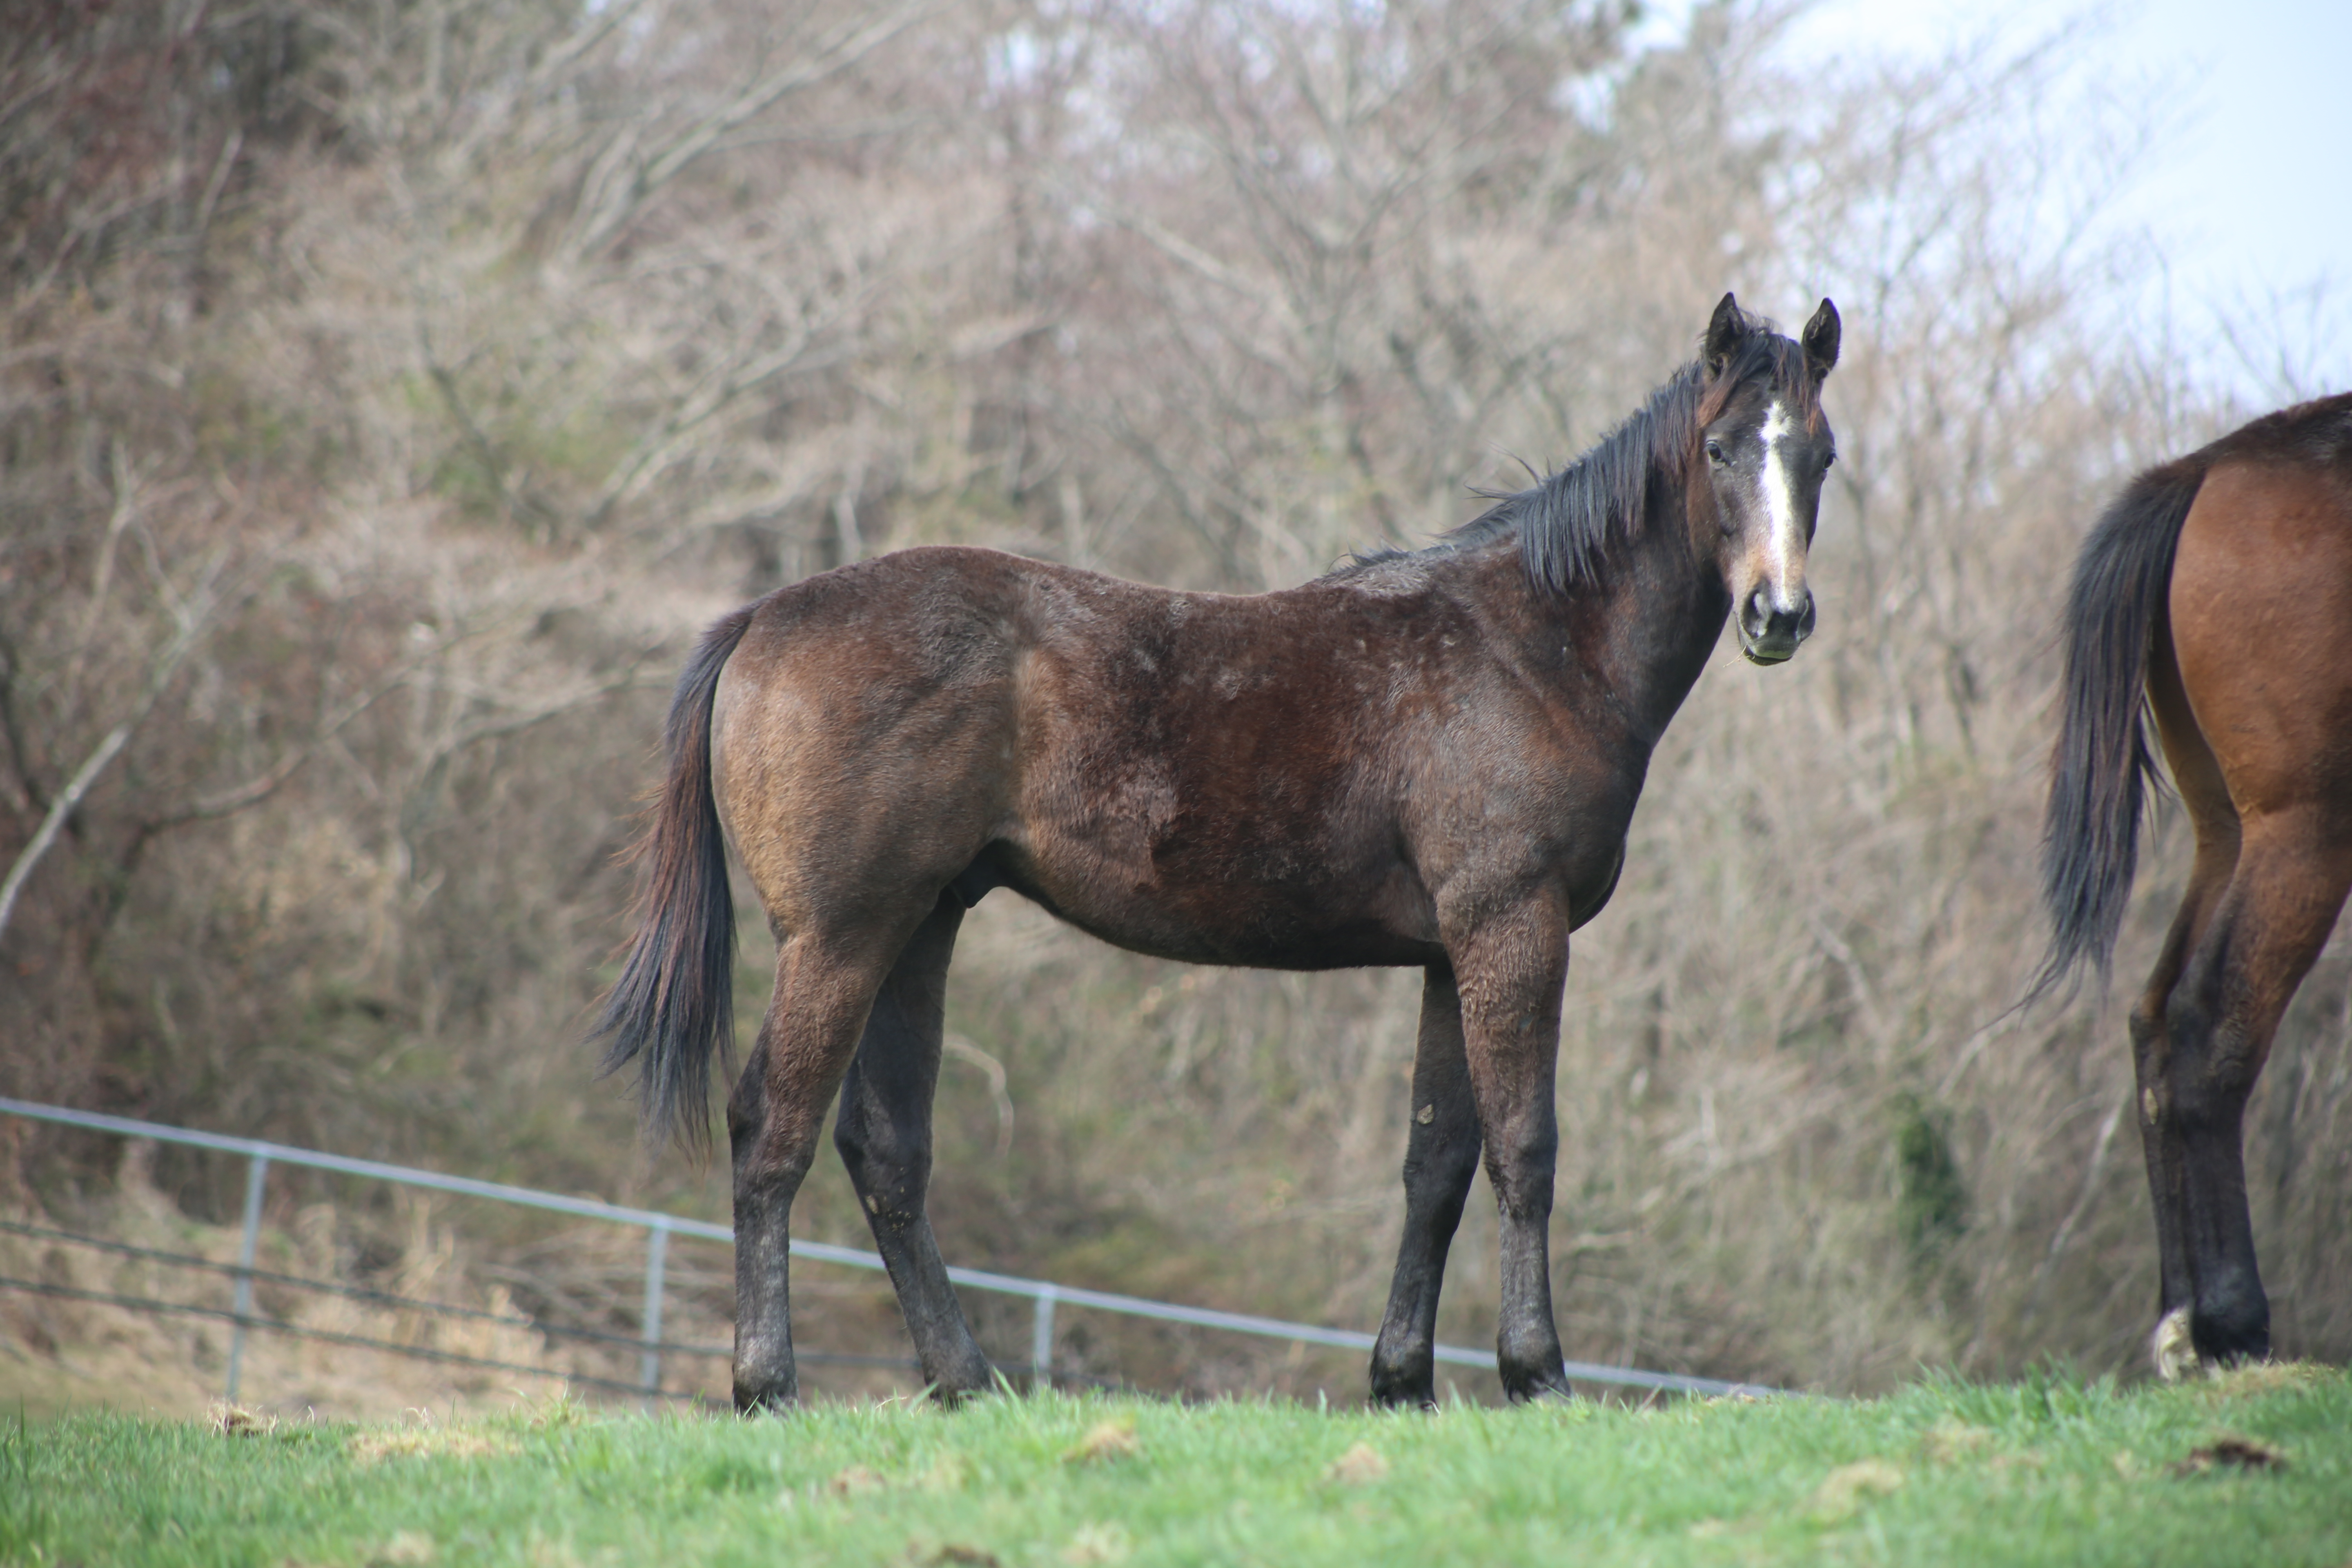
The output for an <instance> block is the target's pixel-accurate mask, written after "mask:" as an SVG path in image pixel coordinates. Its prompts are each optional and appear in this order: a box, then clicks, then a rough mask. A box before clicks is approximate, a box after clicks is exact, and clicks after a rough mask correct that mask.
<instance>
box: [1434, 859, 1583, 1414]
mask: <svg viewBox="0 0 2352 1568" xmlns="http://www.w3.org/2000/svg"><path fill="white" fill-rule="evenodd" d="M1448 945H1449V947H1450V948H1451V949H1452V952H1453V958H1454V977H1455V984H1456V985H1457V986H1458V988H1459V990H1460V993H1461V998H1462V1033H1463V1045H1464V1054H1465V1058H1466V1060H1467V1063H1468V1067H1469V1073H1470V1087H1471V1092H1472V1094H1473V1096H1474V1097H1475V1100H1476V1104H1477V1109H1478V1129H1479V1133H1480V1136H1481V1138H1482V1139H1483V1141H1484V1142H1485V1144H1486V1179H1487V1181H1488V1182H1490V1183H1491V1184H1493V1185H1494V1188H1495V1201H1496V1207H1497V1208H1498V1209H1499V1210H1500V1212H1501V1215H1502V1237H1501V1251H1502V1314H1501V1317H1502V1321H1501V1322H1500V1323H1499V1324H1498V1325H1497V1329H1496V1345H1495V1348H1496V1360H1497V1369H1498V1370H1499V1371H1500V1372H1501V1373H1502V1377H1503V1391H1504V1393H1506V1394H1508V1395H1509V1396H1510V1397H1511V1398H1513V1399H1532V1398H1536V1397H1538V1396H1539V1395H1543V1394H1567V1393H1568V1392H1569V1386H1568V1373H1567V1369H1566V1368H1565V1367H1564V1366H1563V1365H1562V1364H1561V1360H1560V1351H1559V1327H1558V1326H1557V1325H1556V1324H1555V1323H1554V1322H1553V1321H1552V1311H1551V1237H1550V1226H1551V1201H1552V1173H1553V1168H1554V1166H1555V1164H1556V1163H1557V1161H1558V1158H1559V1121H1558V1118H1557V1115H1556V1113H1555V1111H1554V1109H1553V1105H1552V1085H1553V1075H1554V1072H1555V1070H1556V1068H1557V1066H1558V1060H1559V1005H1560V987H1561V984H1562V983H1563V982H1564V981H1565V980H1566V979H1567V976H1568V921H1567V916H1566V911H1565V910H1564V909H1560V908H1557V907H1555V906H1554V905H1553V904H1552V903H1550V902H1549V901H1546V900H1529V901H1528V903H1526V904H1523V905H1522V906H1521V907H1519V908H1518V909H1516V910H1510V911H1508V912H1507V913H1505V914H1501V915H1498V916H1496V917H1494V918H1492V919H1489V920H1488V921H1486V922H1484V923H1483V924H1481V925H1479V926H1478V927H1477V928H1476V929H1475V930H1474V931H1470V932H1467V933H1465V936H1464V937H1463V939H1462V940H1461V941H1459V942H1453V943H1449V944H1448Z"/></svg>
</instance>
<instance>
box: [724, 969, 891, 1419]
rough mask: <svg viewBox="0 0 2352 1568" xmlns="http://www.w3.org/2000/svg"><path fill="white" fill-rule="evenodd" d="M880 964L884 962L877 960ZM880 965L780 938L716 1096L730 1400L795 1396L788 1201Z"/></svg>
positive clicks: (805, 1168)
mask: <svg viewBox="0 0 2352 1568" xmlns="http://www.w3.org/2000/svg"><path fill="white" fill-rule="evenodd" d="M884 962H887V959H886V960H885V961H884ZM880 969H881V965H880V964H879V963H871V962H863V961H860V960H859V959H858V958H856V957H855V956H852V955H849V954H845V953H844V952H840V951H838V950H828V949H826V948H824V946H822V945H821V944H819V943H817V942H814V941H811V940H810V939H807V938H803V937H800V936H793V937H788V938H786V939H785V942H784V943H783V947H782V951H781V952H778V953H777V955H776V988H775V994H774V995H773V996H772V998H770V1000H769V1003H768V1014H767V1016H766V1017H765V1018H764V1019H762V1020H761V1024H760V1040H759V1044H758V1045H757V1046H756V1047H754V1048H753V1050H752V1052H751V1061H750V1062H748V1063H747V1064H745V1066H744V1068H743V1076H742V1077H740V1079H736V1081H735V1088H734V1091H733V1092H732V1093H730V1095H729V1096H728V1098H727V1131H728V1139H729V1142H730V1146H731V1148H732V1150H733V1153H734V1163H735V1408H736V1409H738V1410H741V1411H746V1412H749V1411H752V1410H759V1409H772V1408H780V1407H782V1406H785V1405H792V1404H793V1403H794V1402H795V1401H797V1400H798V1399H799V1397H800V1373H799V1369H798V1368H797V1367H796V1366H795V1365H794V1363H793V1324H792V1291H791V1284H790V1279H791V1268H790V1255H791V1245H792V1225H791V1221H792V1212H793V1198H794V1197H795V1196H796V1195H798V1194H799V1192H800V1189H801V1183H802V1182H803V1180H804V1179H806V1177H807V1175H808V1173H809V1166H810V1164H811V1163H812V1162H813V1161H814V1158H815V1154H816V1147H817V1138H818V1135H819V1133H820V1132H822V1131H823V1130H824V1111H825V1107H826V1106H827V1105H828V1104H830V1103H831V1102H832V1100H833V1094H834V1090H835V1089H836V1088H838V1087H839V1085H840V1083H841V1077H842V1073H843V1071H844V1070H845V1068H847V1066H848V1065H849V1058H850V1055H851V1053H852V1052H853V1051H854V1050H855V1049H856V1046H857V1039H858V1035H859V1033H860V1031H861V1030H863V1028H864V1027H865V1024H866V1010H867V1008H868V1006H869V1005H871V1003H872V1000H873V996H874V990H875V986H876V984H877V982H878V980H879V978H880Z"/></svg>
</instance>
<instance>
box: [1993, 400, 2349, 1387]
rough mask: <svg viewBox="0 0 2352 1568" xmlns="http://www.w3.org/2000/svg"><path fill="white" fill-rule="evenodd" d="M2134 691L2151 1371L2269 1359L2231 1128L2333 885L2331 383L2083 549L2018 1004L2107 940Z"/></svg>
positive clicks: (2337, 869) (2123, 515) (2137, 482)
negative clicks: (2151, 799) (2152, 752)
mask: <svg viewBox="0 0 2352 1568" xmlns="http://www.w3.org/2000/svg"><path fill="white" fill-rule="evenodd" d="M2143 694H2145V697H2144V700H2145V702H2146V705H2147V709H2148V710H2150V711H2152V712H2153V713H2154V714H2155V715H2156V732H2157V736H2158V740H2159V741H2160V742H2162V744H2163V748H2164V755H2165V760H2166V761H2167V762H2168V763H2170V764H2171V767H2172V778H2173V782H2174V784H2177V785H2178V786H2179V791H2180V798H2181V800H2182V802H2183V803H2184V804H2185V805H2187V806H2188V808H2189V819H2190V821H2191V822H2192V823H2194V824H2195V826H2196V830H2197V855H2196V860H2195V863H2194V865H2193V867H2192V868H2191V870H2190V872H2189V890H2188V892H2187V894H2186V895H2185V896H2184V897H2183V898H2182V899H2181V901H2180V910H2179V913H2178V914H2176V915H2174V916H2173V920H2172V930H2171V933H2170V934H2169V935H2168V936H2167V937H2166V938H2165V942H2164V949H2163V953H2162V956H2160V957H2159V958H2158V960H2157V963H2156V971H2155V973H2152V974H2151V975H2149V976H2148V982H2147V989H2146V990H2145V991H2143V992H2142V993H2141V994H2140V998H2139V1002H2138V1005H2136V1006H2135V1007H2134V1008H2133V1009H2132V1015H2131V1040H2132V1055H2133V1061H2134V1064H2135V1066H2136V1068H2137V1073H2138V1080H2139V1081H2138V1087H2139V1111H2140V1117H2139V1130H2140V1142H2141V1144H2142V1147H2143V1148H2144V1149H2145V1151H2146V1152H2147V1184H2148V1190H2149V1192H2150V1194H2152V1195H2153V1196H2154V1198H2155V1200H2156V1236H2157V1245H2158V1253H2159V1258H2160V1262H2161V1269H2162V1280H2163V1283H2162V1295H2161V1296H2160V1298H2159V1300H2158V1324H2157V1331H2156V1339H2155V1343H2154V1347H2153V1349H2154V1352H2155V1356H2156V1362H2157V1365H2158V1369H2159V1370H2160V1371H2162V1373H2164V1375H2166V1376H2167V1377H2171V1376H2176V1375H2178V1373H2179V1371H2180V1370H2181V1369H2182V1368H2183V1367H2184V1366H2186V1365H2187V1364H2189V1362H2191V1361H2192V1360H2194V1361H2199V1362H2207V1363H2230V1362H2235V1361H2240V1360H2243V1359H2246V1358H2249V1357H2254V1358H2260V1357H2263V1356H2267V1355H2268V1354H2270V1348H2271V1330H2270V1318H2271V1313H2270V1302H2269V1300H2267V1299H2266V1298H2265V1297H2264V1296H2263V1282H2262V1276H2261V1274H2260V1273H2259V1272H2258V1271H2257V1270H2256V1269H2255V1267H2254V1237H2253V1227H2252V1222H2251V1221H2250V1220H2249V1219H2248V1217H2247V1213H2246V1168H2245V1153H2244V1146H2243V1138H2242V1131H2241V1123H2242V1118H2243V1113H2244V1110H2245V1105H2246V1097H2247V1096H2248V1095H2249V1094H2251V1093H2252V1091H2253V1087H2254V1080H2255V1079H2256V1078H2257V1077H2259V1076H2260V1075H2261V1073H2262V1070H2263V1060H2264V1058H2267V1057H2268V1056H2269V1054H2270V1047H2271V1037H2272V1035H2273V1033H2274V1032H2275V1031H2276V1029H2277V1028H2278V1022H2279V1017H2280V1016H2281V1015H2282V1014H2284V1012H2285V1011H2286V1005H2287V1003H2288V1001H2289V1000H2290V999H2291V998H2292V997H2293V996H2294V989H2295V987H2296V985H2298V984H2301V983H2302V980H2303V976H2304V974H2305V972H2306V971H2308V970H2309V969H2310V967H2311V963H2312V960H2313V959H2315V957H2317V956H2318V954H2319V950H2320V949H2321V948H2322V947H2324V946H2325V945H2326V942H2327V933H2328V931H2330V930H2331V929H2332V928H2333V927H2334V925H2335V923H2336V913H2337V911H2338V910H2341V909H2342V907H2343V904H2344V892H2345V888H2346V886H2347V884H2352V395H2343V396H2337V397H2330V398H2326V399H2324V400H2322V401H2320V402H2316V403H2306V404H2303V405H2300V406H2298V407H2294V408H2289V409H2286V410H2284V411H2283V412H2281V413H2277V414H2273V415H2270V416H2266V417H2264V418H2261V419H2257V420H2255V421H2254V422H2253V423H2252V424H2251V425H2248V426H2245V427H2244V428H2243V429H2241V430H2238V431H2235V432H2233V433H2231V435H2228V436H2225V437H2222V438H2221V439H2220V440H2219V441H2216V442H2214V443H2213V444H2212V445H2211V446H2210V447H2205V448H2204V449H2203V450H2201V451H2199V452H2195V453H2192V454H2190V455H2189V456H2188V457H2186V458H2179V460H2177V461H2175V462H2170V463H2167V464H2164V465H2163V466H2162V467H2160V468H2151V469H2149V470H2148V471H2147V473H2144V474H2142V475H2140V476H2139V478H2137V479H2134V480H2133V481H2132V482H2131V484H2130V485H2129V486H2127V487H2126V489H2125V490H2124V492H2123V494H2122V495H2121V496H2119V497H2118V498H2116V501H2115V504H2114V505H2112V506H2110V507H2109V508H2108V509H2107V510H2106V514H2105V516H2104V517H2102V518H2101V519H2100V520H2099V522H2098V526H2097V527H2096V528H2095V529H2094V530H2093V531H2092V533H2091V536H2090V538H2089V539H2088V540H2087V541H2085V542H2084V546H2083V554H2082V558H2081V560H2080V561H2079V562H2078V563H2077V564H2076V566H2075V572H2074V592H2073V595H2072V596H2071V598H2070V599H2069V601H2068V604H2067V608H2066V685H2065V716H2064V720H2063V727H2062V729H2061V731H2060V733H2059V739H2058V749H2057V754H2056V757H2055V759H2054V762H2053V777H2052V781H2051V787H2050V812H2049V826H2048V830H2047V836H2046V839H2045V842H2044V846H2043V861H2042V890H2043V896H2044V899H2045V900H2046V901H2047V903H2048V905H2049V909H2050V913H2051V918H2052V921H2053V927H2054V933H2053V941H2052V944H2051V950H2050V955H2049V958H2048V960H2047V962H2046V963H2044V965H2043V967H2042V973H2041V976H2040V978H2039V979H2038V980H2037V982H2036V984H2035V988H2034V994H2036V995H2039V994H2042V993H2044V992H2047V991H2048V990H2050V989H2051V988H2052V987H2053V985H2055V984H2058V983H2059V982H2060V981H2062V980H2063V979H2064V978H2065V976H2066V975H2067V974H2069V973H2072V972H2073V971H2074V967H2075V966H2076V965H2077V964H2078V963H2084V962H2085V961H2087V962H2090V963H2095V965H2096V966H2097V967H2098V968H2099V970H2100V971H2101V972H2102V973H2104V972H2105V968H2106V964H2107V961H2108V958H2109V955H2110V954H2111V953H2112V952H2113V951H2114V948H2115V941H2116V928H2117V926H2118V925H2119V924H2120V922H2121V921H2122V919H2123V911H2124V903H2125V900H2126V898H2127V896H2128V895H2129V893H2130V891H2131V879H2132V867H2133V861H2134V858H2135V853H2136V845H2137V833H2138V826H2139V816H2140V805H2141V799H2142V795H2143V793H2144V784H2145V780H2146V779H2147V776H2148V775H2149V774H2150V773H2153V772H2154V769H2155V763H2154V760H2153V759H2152V758H2151V757H2150V756H2149V754H2148V750H2147V742H2146V740H2145V739H2144V737H2143V734H2142V731H2141V721H2140V710H2141V706H2142V702H2143Z"/></svg>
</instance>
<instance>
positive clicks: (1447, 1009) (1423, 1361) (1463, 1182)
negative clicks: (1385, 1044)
mask: <svg viewBox="0 0 2352 1568" xmlns="http://www.w3.org/2000/svg"><path fill="white" fill-rule="evenodd" d="M1477 1173H1478V1107H1477V1102H1476V1100H1475V1098H1474V1097H1473V1096H1472V1094H1471V1092H1470V1064H1469V1061H1468V1059H1467V1058H1465V1056H1464V1054H1463V1047H1462V997H1461V994H1460V993H1459V992H1457V991H1456V990H1455V989H1454V972H1453V971H1452V970H1451V969H1448V968H1445V967H1444V966H1442V965H1441V966H1436V967H1433V968H1432V969H1431V970H1430V971H1429V976H1428V979H1427V981H1426V982H1425V983H1424V984H1423V989H1422V994H1421V1034H1420V1038H1419V1040H1418V1041H1417V1042H1416V1043H1415V1045H1414V1047H1413V1055H1412V1131H1411V1132H1410V1133H1408V1134H1407V1135H1406V1141H1405V1154H1404V1237H1403V1239H1402V1241H1401V1242H1399V1243H1398V1245H1397V1262H1396V1278H1395V1279H1394V1281H1393V1282H1392V1283H1391V1285H1390V1286H1389V1306H1388V1311H1387V1312H1386V1314H1384V1315H1383V1316H1382V1318H1381V1333H1380V1339H1379V1341H1378V1342H1376V1343H1375V1344H1374V1345H1373V1347H1372V1399H1373V1401H1374V1403H1376V1404H1380V1405H1433V1404H1435V1403H1436V1401H1437V1375H1436V1374H1437V1361H1436V1346H1437V1293H1438V1289H1439V1288H1440V1287H1441V1286H1442V1285H1443V1284H1444V1280H1445V1255H1446V1253H1447V1251H1448V1250H1450V1249H1451V1248H1452V1247H1453V1245H1454V1231H1455V1229H1456V1228H1457V1227H1459V1226H1460V1225H1461V1223H1462V1205H1463V1203H1464V1201H1465V1199H1467V1198H1468V1196H1469V1195H1470V1181H1471V1178H1472V1177H1474V1176H1475V1175H1476V1174H1477Z"/></svg>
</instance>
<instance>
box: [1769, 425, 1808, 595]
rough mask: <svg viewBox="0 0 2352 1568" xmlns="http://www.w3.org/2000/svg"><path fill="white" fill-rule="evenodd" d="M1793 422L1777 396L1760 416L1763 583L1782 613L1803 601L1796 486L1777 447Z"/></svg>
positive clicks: (1802, 553)
mask: <svg viewBox="0 0 2352 1568" xmlns="http://www.w3.org/2000/svg"><path fill="white" fill-rule="evenodd" d="M1795 428H1796V426H1795V425H1794V424H1793V423H1792V422H1791V421H1790V418H1789V405H1787V404H1786V403H1784V402H1782V401H1781V400H1780V399H1779V398H1777V397H1776V398H1774V399H1773V400H1772V406H1771V407H1770V408H1769V410H1767V411H1766V413H1765V416H1764V429H1763V431H1762V437H1763V441H1764V475H1763V479H1762V481H1761V482H1762V486H1763V490H1764V498H1763V499H1764V587H1765V591H1766V592H1767V594H1768V595H1769V596H1770V599H1771V605H1772V608H1773V609H1774V610H1776V611H1779V612H1780V613H1783V614H1786V613H1788V612H1790V611H1793V610H1795V609H1797V608H1798V607H1799V606H1800V605H1801V604H1802V603H1803V595H1804V584H1805V569H1804V565H1803V562H1804V558H1805V542H1804V539H1803V538H1802V536H1801V535H1800V534H1799V532H1798V525H1797V493H1796V487H1795V485H1794V483H1793V482H1792V480H1791V479H1790V473H1789V461H1788V457H1787V455H1786V454H1785V453H1784V452H1783V451H1782V450H1781V448H1782V447H1783V446H1784V445H1785V444H1786V442H1787V441H1788V438H1789V433H1790V431H1791V430H1793V429H1795Z"/></svg>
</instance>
